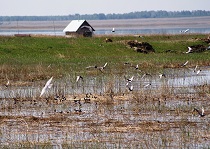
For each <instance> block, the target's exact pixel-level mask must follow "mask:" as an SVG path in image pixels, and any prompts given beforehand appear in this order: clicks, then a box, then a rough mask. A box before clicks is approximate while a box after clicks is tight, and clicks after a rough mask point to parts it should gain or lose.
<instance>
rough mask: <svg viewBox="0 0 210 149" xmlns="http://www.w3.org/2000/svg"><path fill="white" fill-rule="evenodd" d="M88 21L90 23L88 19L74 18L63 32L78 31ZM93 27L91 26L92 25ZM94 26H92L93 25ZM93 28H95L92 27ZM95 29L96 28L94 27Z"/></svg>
mask: <svg viewBox="0 0 210 149" xmlns="http://www.w3.org/2000/svg"><path fill="white" fill-rule="evenodd" d="M84 22H86V23H87V24H89V23H88V22H87V21H86V20H72V21H71V22H70V23H69V25H67V26H66V28H65V29H64V30H63V32H76V31H77V30H78V29H79V28H80V27H81V25H82V24H83V23H84ZM90 27H91V26H90ZM91 28H92V27H91ZM92 29H93V28H92ZM93 30H94V29H93Z"/></svg>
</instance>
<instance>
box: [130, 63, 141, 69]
mask: <svg viewBox="0 0 210 149" xmlns="http://www.w3.org/2000/svg"><path fill="white" fill-rule="evenodd" d="M131 67H134V68H135V69H136V70H137V69H139V65H138V64H137V65H136V66H133V65H131Z"/></svg>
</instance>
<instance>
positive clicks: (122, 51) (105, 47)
mask: <svg viewBox="0 0 210 149" xmlns="http://www.w3.org/2000/svg"><path fill="white" fill-rule="evenodd" d="M207 37H208V36H207V35H203V34H188V35H183V34H182V35H147V36H144V37H143V38H139V37H134V36H115V37H109V38H111V39H112V40H113V42H111V43H106V42H105V38H106V36H101V37H93V38H65V37H11V36H6V37H5V36H2V37H0V65H1V67H0V69H1V72H2V73H1V78H5V75H8V76H10V75H11V74H13V76H10V78H12V79H17V78H22V79H28V77H27V76H28V75H29V74H28V73H29V72H30V79H42V78H46V76H51V75H54V76H56V75H57V76H58V75H60V76H61V75H64V74H66V73H69V72H83V71H84V69H85V67H86V66H89V65H104V63H106V62H108V69H109V72H113V71H115V70H116V68H121V66H122V64H124V63H125V62H130V63H133V64H134V65H135V64H139V66H140V68H141V69H150V70H151V68H152V70H157V69H162V68H165V67H177V66H179V65H180V64H181V63H184V62H185V61H187V60H188V61H189V62H190V63H189V67H190V66H191V67H194V66H195V65H199V66H206V65H209V64H210V53H209V51H205V52H203V53H191V54H186V53H185V52H186V51H187V50H188V48H187V47H188V46H192V45H196V44H203V45H205V46H208V45H207V44H206V43H205V42H203V40H201V39H204V38H207ZM129 40H138V41H140V42H148V43H150V44H151V45H152V46H153V48H154V49H155V51H156V52H155V53H150V54H143V53H137V52H135V51H134V50H133V49H131V48H128V46H127V44H126V43H127V41H129ZM167 50H170V51H171V52H166V51H167ZM49 68H50V69H49ZM118 70H119V69H118ZM20 74H21V75H22V76H19V75H20Z"/></svg>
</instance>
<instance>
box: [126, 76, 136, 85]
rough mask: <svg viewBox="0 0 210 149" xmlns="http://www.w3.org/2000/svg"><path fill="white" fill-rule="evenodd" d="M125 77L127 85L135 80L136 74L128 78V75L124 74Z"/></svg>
mask: <svg viewBox="0 0 210 149" xmlns="http://www.w3.org/2000/svg"><path fill="white" fill-rule="evenodd" d="M124 78H125V80H126V81H127V83H126V86H128V85H129V84H130V83H131V82H132V81H133V78H134V76H132V77H131V78H126V77H125V76H124Z"/></svg>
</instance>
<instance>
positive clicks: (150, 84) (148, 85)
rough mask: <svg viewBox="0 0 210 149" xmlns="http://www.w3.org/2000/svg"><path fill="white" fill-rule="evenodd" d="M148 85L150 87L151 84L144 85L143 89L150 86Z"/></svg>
mask: <svg viewBox="0 0 210 149" xmlns="http://www.w3.org/2000/svg"><path fill="white" fill-rule="evenodd" d="M150 85H152V84H151V83H149V84H146V85H145V86H144V88H146V87H148V86H150Z"/></svg>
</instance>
